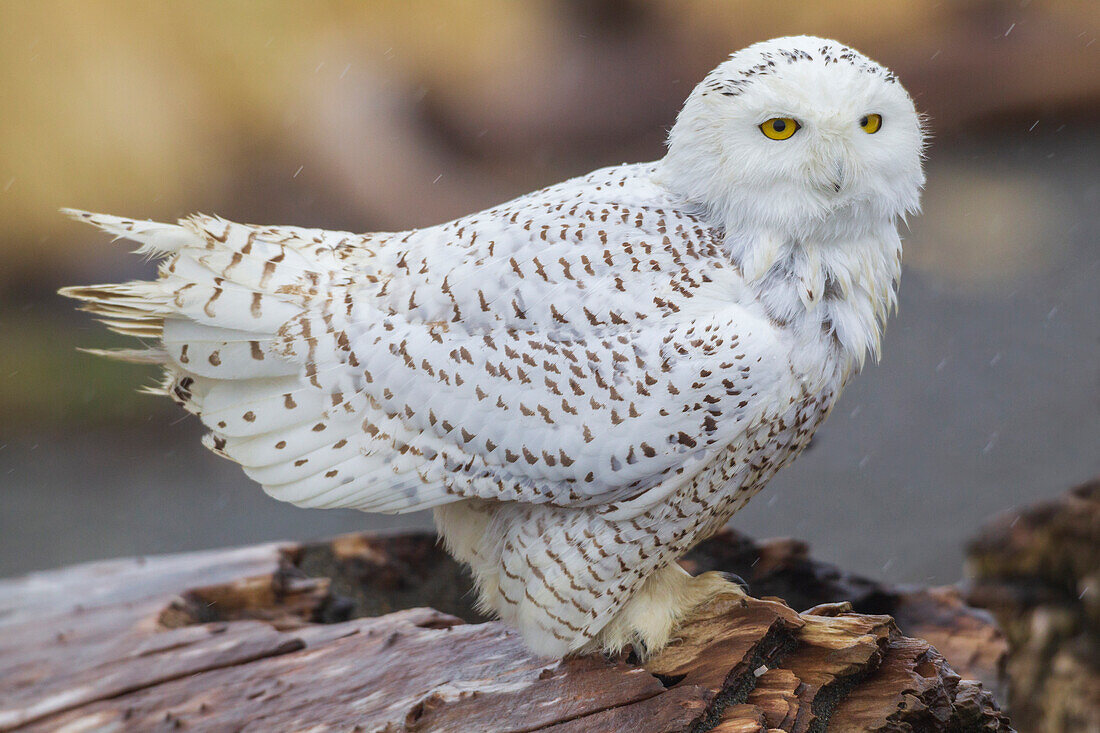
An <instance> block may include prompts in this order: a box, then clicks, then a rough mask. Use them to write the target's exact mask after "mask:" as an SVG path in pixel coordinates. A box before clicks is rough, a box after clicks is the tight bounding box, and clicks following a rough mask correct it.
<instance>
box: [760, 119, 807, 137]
mask: <svg viewBox="0 0 1100 733" xmlns="http://www.w3.org/2000/svg"><path fill="white" fill-rule="evenodd" d="M799 127H801V125H799V124H798V121H797V120H793V119H791V118H790V117H772V118H771V119H770V120H768V121H767V122H764V123H762V124H761V125H760V132H762V133H764V137H766V138H768V139H770V140H786V139H787V138H789V137H790V136H791V135H793V134H795V133H796V132H798V128H799Z"/></svg>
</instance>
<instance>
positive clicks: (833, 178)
mask: <svg viewBox="0 0 1100 733" xmlns="http://www.w3.org/2000/svg"><path fill="white" fill-rule="evenodd" d="M844 176H845V171H844V161H842V160H839V159H838V160H836V161H835V162H834V163H833V166H832V169H831V170H830V171H829V174H828V176H826V180H827V181H828V187H829V188H830V189H832V192H833V193H840V189H842V188H844Z"/></svg>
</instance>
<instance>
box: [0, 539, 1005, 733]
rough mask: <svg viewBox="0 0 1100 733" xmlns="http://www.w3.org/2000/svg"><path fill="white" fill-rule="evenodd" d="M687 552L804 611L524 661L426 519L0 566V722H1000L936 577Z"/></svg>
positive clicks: (719, 616) (712, 550)
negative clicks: (649, 643) (364, 531)
mask: <svg viewBox="0 0 1100 733" xmlns="http://www.w3.org/2000/svg"><path fill="white" fill-rule="evenodd" d="M685 565H687V566H688V567H689V568H691V569H692V570H704V569H711V568H721V569H725V570H731V571H734V572H739V573H740V574H741V575H742V576H743V577H745V578H746V579H748V581H749V582H750V584H751V587H752V591H753V592H754V593H755V594H757V595H761V596H768V595H771V594H775V595H783V596H784V597H786V598H788V599H789V600H790V601H791V602H792V603H794V604H796V605H797V606H799V607H806V606H815V607H813V608H810V609H809V610H807V611H805V612H803V613H797V612H795V611H794V610H792V609H791V608H790V607H789V606H788V605H786V604H785V603H784V602H782V601H780V600H778V599H776V598H771V599H769V598H760V599H757V598H745V599H740V598H733V597H723V598H719V599H716V600H715V601H713V602H712V603H710V604H708V605H707V606H705V607H704V608H702V609H700V611H699V612H698V613H697V614H696V615H695V617H694V618H693V620H692V622H691V623H690V624H689V625H688V626H687V627H686V628H685V629H684V630H683V633H682V639H681V641H680V642H679V643H677V644H675V645H673V646H671V647H669V648H668V649H667V650H666V651H665V652H663V653H662V654H660V655H659V656H657V657H656V658H654V659H652V660H650V661H649V662H648V663H647V664H645V665H644V666H641V665H639V664H637V663H636V662H635V660H633V659H631V658H630V656H629V655H626V654H624V655H621V656H619V657H617V658H613V659H608V658H605V657H603V656H598V655H596V656H588V657H582V658H576V659H569V660H566V661H556V660H547V659H538V658H535V657H532V656H531V655H530V654H529V653H528V652H527V651H525V649H524V648H523V646H522V644H521V642H520V640H519V638H518V637H517V636H516V635H515V634H514V633H513V632H512V631H510V630H509V629H507V628H506V627H504V626H502V625H500V624H498V623H494V622H489V623H485V622H483V621H484V619H481V618H480V617H478V615H477V613H476V611H474V609H473V608H472V607H471V605H470V603H471V596H470V593H469V584H468V580H467V578H466V575H465V574H464V573H463V572H462V570H461V568H460V567H459V566H458V565H457V564H455V563H454V562H453V561H452V560H450V558H449V557H448V556H447V555H446V554H445V553H443V552H442V550H440V549H439V547H438V546H437V545H436V543H435V541H434V537H433V536H431V535H429V534H410V535H397V536H389V537H385V536H371V535H351V536H344V537H339V538H336V539H335V540H332V541H330V542H323V543H313V544H305V545H300V544H270V545H262V546H257V547H249V548H244V549H236V550H223V551H214V552H203V553H192V554H184V555H170V556H163V557H152V558H147V559H131V560H118V561H111V562H99V563H92V564H88V565H81V566H76V567H72V568H66V569H62V570H57V571H51V572H44V573H38V574H34V575H30V576H27V577H24V578H19V579H13V580H9V581H2V582H0V660H2V662H0V730H10V729H15V728H20V729H26V730H51V731H52V730H59V729H64V730H70V731H74V730H79V731H84V730H99V729H103V728H106V729H122V730H129V729H133V730H153V729H173V728H183V729H191V730H305V729H309V730H360V731H373V730H381V731H496V730H500V731H535V730H539V731H543V730H546V731H558V732H562V731H604V730H607V731H616V730H629V731H632V732H633V733H643V732H646V731H685V730H690V731H705V730H715V731H722V733H733V732H735V731H736V732H738V733H741V732H745V733H748V732H752V731H760V732H763V731H768V730H781V731H820V730H823V729H824V728H825V726H826V725H829V726H830V729H832V730H842V731H888V730H889V731H893V730H982V731H1002V730H1009V724H1008V721H1007V718H1005V717H1004V716H1003V715H1002V714H1001V713H1000V712H999V711H998V709H997V707H996V705H995V704H994V703H993V701H992V698H991V696H990V693H989V692H987V691H986V690H985V689H984V688H983V686H982V685H981V683H980V682H979V681H978V680H985V681H987V683H989V684H992V686H993V687H994V688H998V687H999V686H1000V685H1002V684H1003V679H1001V678H1000V677H999V672H998V669H999V666H998V665H999V661H1000V659H1001V658H1003V656H1004V653H1005V647H1004V640H1003V638H1002V637H1000V636H999V634H998V632H997V631H996V630H995V628H994V627H993V626H992V624H991V623H990V622H989V618H988V616H986V615H984V613H983V612H978V611H975V610H973V609H970V608H968V607H967V606H965V605H964V604H963V603H962V602H961V600H960V599H959V597H958V595H957V594H956V593H952V592H951V591H947V590H941V591H914V592H905V591H902V590H897V589H891V588H884V587H882V586H879V585H876V584H874V583H871V582H869V581H866V580H863V579H860V578H856V577H854V576H850V575H846V574H844V573H841V572H839V571H837V570H836V569H834V568H832V567H830V566H828V565H824V564H821V563H817V562H814V561H812V560H810V559H809V558H808V557H807V554H806V548H805V546H803V545H801V544H799V543H795V542H790V541H774V542H765V543H762V544H756V543H754V542H752V541H750V540H747V539H746V538H744V537H741V536H739V535H736V534H734V533H732V532H724V533H722V534H720V535H718V536H716V537H715V538H713V539H712V540H710V541H708V542H707V543H704V544H703V545H701V546H700V547H699V548H697V550H696V551H695V552H693V553H692V554H691V555H689V556H688V557H687V558H685ZM847 601H852V602H853V603H854V604H855V605H856V607H857V608H858V609H860V610H862V611H864V613H854V612H852V611H851V605H850V604H849V603H847ZM427 606H431V607H432V608H428V607H427ZM887 613H893V614H896V615H897V617H898V618H900V619H902V626H901V629H905V630H906V631H908V632H909V633H910V634H917V635H919V636H921V637H924V638H915V637H914V636H906V635H905V634H904V633H903V632H902V630H900V629H899V627H898V624H897V623H895V621H894V619H892V618H891V617H890V616H889V615H886V614H887ZM463 619H465V621H464V620H463ZM914 630H919V631H914ZM927 639H935V640H936V643H937V644H939V645H941V646H942V648H943V650H945V653H946V654H948V655H949V656H948V659H951V660H952V662H953V664H949V663H948V661H947V660H945V658H944V656H942V655H941V654H940V653H939V652H938V651H937V650H936V649H935V648H934V647H933V645H932V644H930V643H929V641H928V640H927ZM952 655H957V656H952ZM963 677H966V678H967V679H963Z"/></svg>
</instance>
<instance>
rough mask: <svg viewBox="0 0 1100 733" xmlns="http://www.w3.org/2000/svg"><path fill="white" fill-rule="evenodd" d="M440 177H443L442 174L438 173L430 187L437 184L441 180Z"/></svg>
mask: <svg viewBox="0 0 1100 733" xmlns="http://www.w3.org/2000/svg"><path fill="white" fill-rule="evenodd" d="M442 177H443V174H442V173H440V174H439V175H438V176H436V177H435V180H434V181H432V185H435V184H437V183H439V179H441V178H442Z"/></svg>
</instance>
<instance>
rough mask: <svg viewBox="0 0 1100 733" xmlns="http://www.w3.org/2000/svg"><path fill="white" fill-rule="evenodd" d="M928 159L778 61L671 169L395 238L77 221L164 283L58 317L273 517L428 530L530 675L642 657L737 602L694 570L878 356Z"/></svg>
mask: <svg viewBox="0 0 1100 733" xmlns="http://www.w3.org/2000/svg"><path fill="white" fill-rule="evenodd" d="M923 139H924V138H923V133H922V128H921V121H920V118H919V116H918V114H917V113H916V111H915V110H914V106H913V102H912V100H911V99H910V97H909V95H908V94H907V93H906V92H905V90H904V89H903V88H902V86H901V85H900V84H899V83H898V81H897V78H896V77H895V76H894V75H893V74H892V73H890V72H889V71H887V70H886V69H885V68H883V67H882V66H880V65H879V64H877V63H875V62H874V61H872V60H870V59H868V58H867V57H866V56H864V55H862V54H860V53H859V52H857V51H854V50H853V49H851V48H849V47H847V46H844V45H842V44H840V43H837V42H835V41H830V40H826V39H821V38H813V37H807V36H800V37H791V38H779V39H775V40H771V41H766V42H762V43H758V44H755V45H753V46H750V47H748V48H746V49H744V50H741V51H739V52H737V53H734V54H732V55H731V56H730V57H729V58H728V59H727V60H725V61H724V62H723V63H722V64H720V65H719V66H718V67H717V68H715V69H714V70H713V71H712V72H710V74H708V75H707V77H706V78H705V79H704V80H703V81H702V82H701V83H700V84H699V85H698V86H697V87H696V88H695V89H694V90H693V91H692V92H691V94H690V96H689V97H688V99H687V101H686V103H685V104H684V107H683V109H682V110H681V112H680V114H679V116H678V117H677V119H676V122H675V124H674V126H673V127H672V129H671V132H670V134H669V138H668V150H667V153H666V155H665V156H664V157H663V158H662V159H661V160H658V161H656V162H651V163H638V164H630V165H627V164H624V165H620V166H615V167H611V168H604V169H601V170H597V171H595V172H593V173H590V174H588V175H585V176H582V177H579V178H574V179H572V180H569V181H566V182H564V183H560V184H557V185H554V186H550V187H549V188H545V189H543V190H541V191H536V192H534V193H531V194H528V195H526V196H522V197H520V198H518V199H515V200H514V201H510V202H508V203H504V204H501V205H499V206H495V207H493V208H491V209H487V210H485V211H481V212H478V213H475V214H471V215H469V216H465V217H463V218H460V219H456V220H454V221H451V222H448V223H445V224H440V225H438V226H433V227H429V228H425V229H418V230H411V231H403V232H376V233H370V234H351V233H348V232H337V231H325V230H319V229H303V228H297V227H277V226H250V225H242V224H235V223H232V222H229V221H226V220H224V219H220V218H217V217H211V216H202V215H196V216H192V217H190V218H187V219H184V220H181V221H180V222H179V223H178V224H159V223H154V222H149V221H135V220H132V219H123V218H118V217H113V216H105V215H98V214H91V213H85V212H76V211H72V212H68V213H70V214H71V215H72V216H74V217H76V218H78V219H80V220H84V221H87V222H89V223H91V224H94V225H96V226H98V227H100V228H101V229H104V230H106V231H108V232H110V233H112V234H115V235H118V236H120V237H126V238H129V239H132V240H135V241H137V242H139V243H140V244H141V247H140V249H139V250H138V251H139V252H142V253H147V254H151V255H155V256H157V257H159V258H161V261H160V268H159V276H158V278H157V279H156V280H155V281H153V282H144V281H139V282H129V283H124V284H112V285H95V286H87V287H74V288H67V289H65V290H63V291H62V293H63V294H65V295H68V296H70V297H73V298H77V299H80V300H82V301H84V308H85V309H86V310H88V311H91V312H92V313H95V314H97V315H99V316H101V317H102V319H103V321H104V322H105V323H106V324H107V326H109V327H110V328H111V329H113V330H115V331H118V332H120V333H123V334H128V335H130V336H136V337H138V338H139V339H142V340H143V341H145V342H146V348H142V349H126V350H119V351H113V352H110V354H111V355H113V356H116V357H119V358H123V359H131V360H138V361H145V362H154V363H157V364H162V365H163V366H164V371H165V377H164V382H163V385H162V386H161V387H159V388H157V389H156V390H155V391H156V392H158V393H161V394H165V395H167V396H169V397H171V398H172V399H173V400H175V401H176V402H177V403H178V404H180V405H181V406H182V407H183V408H185V409H186V410H188V411H189V412H191V413H193V414H194V415H196V416H198V418H199V419H200V420H201V421H202V422H203V424H204V425H205V426H206V427H207V428H209V431H210V432H209V433H208V435H207V436H206V442H207V445H208V446H209V447H210V448H211V449H213V450H214V452H216V453H218V454H219V455H222V456H225V457H227V458H230V459H232V460H234V461H236V462H238V463H240V464H241V466H243V468H244V471H245V473H247V474H248V475H249V476H250V477H252V478H253V479H254V480H256V481H257V482H259V483H260V484H261V485H262V486H263V488H264V491H266V492H267V493H268V494H269V495H271V496H273V497H275V498H276V499H280V500H282V501H288V502H292V503H294V504H298V505H300V506H305V507H351V508H355V509H361V510H363V511H368V512H388V513H396V512H411V511H416V510H419V509H428V508H431V509H432V510H433V512H434V518H435V523H436V526H437V527H438V530H439V533H440V535H441V536H442V538H443V541H444V542H445V543H446V547H447V549H448V550H449V551H450V552H451V553H452V554H453V555H454V556H455V557H456V558H458V559H459V560H461V561H462V562H464V563H466V564H467V565H468V566H469V567H470V569H471V571H472V573H473V576H474V578H475V580H476V584H477V588H478V592H479V596H480V603H481V605H482V607H483V608H484V609H486V610H487V611H489V612H491V613H494V614H495V615H496V616H498V617H499V618H501V619H502V620H504V621H505V622H507V623H509V624H511V625H513V626H514V627H515V628H517V629H518V630H519V631H520V633H521V634H522V635H523V638H524V639H525V641H526V642H527V644H528V645H529V646H530V648H531V649H532V650H533V651H534V652H536V653H538V654H542V655H554V656H560V655H565V654H568V653H571V652H587V651H591V650H597V649H604V650H618V649H621V648H623V647H624V646H626V645H631V646H632V647H633V648H634V649H635V651H637V652H638V653H639V654H641V655H645V654H647V653H653V652H655V651H657V650H659V649H661V648H662V647H663V646H664V645H665V644H667V643H668V641H669V639H670V637H671V636H672V635H673V634H674V632H675V630H676V628H677V626H678V625H679V624H680V623H681V622H682V621H683V619H684V618H685V617H686V616H687V615H689V614H690V612H691V611H692V609H693V608H694V607H695V606H696V605H698V604H699V603H701V602H702V601H704V600H706V599H708V598H709V597H711V596H713V595H714V594H716V593H720V592H726V591H733V592H737V588H736V586H734V585H733V584H732V583H729V582H728V581H727V580H725V579H724V578H723V577H722V576H721V575H718V574H714V573H706V574H703V575H700V576H698V577H692V576H691V575H689V574H688V573H686V572H685V571H684V570H683V569H682V568H681V567H680V566H679V565H678V564H677V562H676V560H677V558H679V557H680V556H681V555H682V554H683V553H685V552H686V551H687V550H688V549H689V548H691V547H692V546H693V545H695V544H696V543H698V542H700V541H701V540H703V539H705V538H706V537H708V536H709V535H711V534H712V533H714V532H715V531H717V530H718V529H719V528H721V527H722V526H723V525H724V524H725V523H726V521H727V520H728V519H729V518H730V517H731V516H732V515H733V514H734V513H735V512H737V511H738V509H740V508H741V507H742V506H744V505H745V503H746V502H747V501H748V500H749V499H750V498H751V497H752V496H753V495H754V494H756V493H757V492H758V491H759V490H760V489H761V488H762V487H763V486H764V484H765V483H767V481H768V480H769V479H770V478H771V477H772V476H773V475H774V474H775V472H776V471H778V470H779V469H780V468H782V467H783V466H785V465H787V464H788V463H790V462H791V461H792V460H793V459H794V458H795V457H796V456H797V455H798V453H799V452H800V451H802V449H803V448H805V447H806V445H807V443H808V442H809V440H810V438H811V436H812V435H813V433H814V431H815V430H816V429H817V427H818V426H819V425H820V424H821V422H822V420H824V418H825V416H826V415H828V413H829V411H830V410H831V409H832V407H833V405H834V404H835V403H836V400H837V397H838V396H839V394H840V392H841V390H842V389H843V387H844V386H845V384H846V383H847V382H848V380H849V379H850V378H851V377H852V375H853V374H855V373H856V372H857V371H859V369H860V368H861V367H862V365H863V363H864V360H865V358H866V357H867V356H868V355H869V354H870V355H872V356H877V352H878V350H879V345H880V341H881V338H882V334H883V328H884V325H885V321H886V319H887V316H888V315H889V313H890V312H891V310H892V309H893V308H894V306H895V304H896V291H897V285H898V278H899V275H900V271H901V241H900V238H899V236H898V232H897V227H898V224H899V222H901V221H902V220H903V219H904V217H905V216H906V215H907V214H909V213H913V212H916V211H917V209H918V207H919V198H920V191H921V188H922V186H923V183H924V175H923V172H922V147H923Z"/></svg>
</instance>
